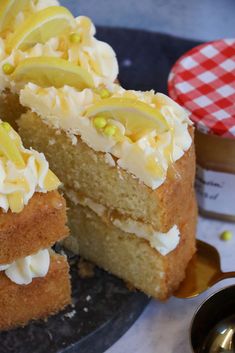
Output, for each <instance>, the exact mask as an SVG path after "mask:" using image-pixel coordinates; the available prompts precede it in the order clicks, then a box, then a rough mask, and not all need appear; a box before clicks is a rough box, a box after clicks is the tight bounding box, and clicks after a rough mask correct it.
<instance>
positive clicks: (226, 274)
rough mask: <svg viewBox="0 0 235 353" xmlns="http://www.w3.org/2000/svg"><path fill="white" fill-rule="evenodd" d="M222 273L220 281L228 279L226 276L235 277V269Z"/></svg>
mask: <svg viewBox="0 0 235 353" xmlns="http://www.w3.org/2000/svg"><path fill="white" fill-rule="evenodd" d="M220 275H221V276H220V278H219V280H220V281H222V280H223V279H226V278H235V271H232V272H221V273H220Z"/></svg>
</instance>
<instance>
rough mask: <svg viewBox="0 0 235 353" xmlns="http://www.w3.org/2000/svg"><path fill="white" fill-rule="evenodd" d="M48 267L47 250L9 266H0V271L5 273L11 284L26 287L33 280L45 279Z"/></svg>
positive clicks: (48, 257)
mask: <svg viewBox="0 0 235 353" xmlns="http://www.w3.org/2000/svg"><path fill="white" fill-rule="evenodd" d="M49 267H50V254H49V251H48V250H47V249H44V250H40V251H38V252H37V253H36V254H34V255H30V256H27V257H24V258H21V259H18V260H16V261H14V262H13V263H11V264H7V265H0V271H5V274H6V276H7V277H8V278H9V279H10V280H11V281H12V282H14V283H16V284H19V285H22V284H25V285H27V284H30V283H31V282H32V280H33V278H37V277H45V276H46V275H47V273H48V270H49Z"/></svg>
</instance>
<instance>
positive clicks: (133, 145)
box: [20, 84, 192, 189]
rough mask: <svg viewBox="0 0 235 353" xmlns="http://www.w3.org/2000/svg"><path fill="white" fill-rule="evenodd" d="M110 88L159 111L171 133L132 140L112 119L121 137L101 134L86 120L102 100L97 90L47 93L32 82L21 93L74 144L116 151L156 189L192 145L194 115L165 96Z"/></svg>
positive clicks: (48, 90)
mask: <svg viewBox="0 0 235 353" xmlns="http://www.w3.org/2000/svg"><path fill="white" fill-rule="evenodd" d="M108 89H109V92H110V94H111V95H112V97H124V98H132V99H136V100H137V101H142V102H144V103H146V104H148V105H149V106H151V107H155V109H158V110H159V111H160V112H161V114H162V115H163V117H164V118H165V120H166V122H167V125H168V129H167V131H165V132H163V133H159V132H158V131H157V130H156V129H153V130H152V131H150V132H148V133H146V134H143V136H140V137H139V138H138V139H137V140H135V141H132V140H130V139H129V138H127V137H126V135H125V133H126V128H125V126H124V125H123V124H122V123H121V122H120V121H117V120H115V119H111V118H110V119H109V120H108V122H109V123H110V124H112V125H115V126H116V127H117V129H118V131H119V135H120V136H119V139H116V138H115V137H113V136H106V135H105V134H102V133H100V131H98V130H97V129H96V128H95V126H94V124H93V121H92V119H89V118H87V117H86V110H87V109H88V107H90V106H92V104H94V103H95V102H97V101H100V100H101V99H102V98H101V97H100V95H99V94H97V92H96V91H94V90H91V89H85V90H83V91H82V92H77V90H76V89H74V88H72V87H63V88H61V89H55V88H53V89H52V88H45V89H43V88H40V87H38V86H36V85H33V84H28V85H26V86H25V88H24V89H23V90H22V91H21V94H20V101H21V104H22V105H23V106H26V107H29V108H30V109H31V110H33V111H35V112H36V113H37V114H38V115H39V116H41V117H42V119H43V120H44V121H45V122H47V123H48V124H49V125H51V126H53V127H55V128H57V129H58V128H59V129H62V130H64V131H66V133H68V134H69V135H70V136H71V137H72V142H73V143H76V138H75V136H76V135H80V136H81V139H82V140H83V141H84V142H85V143H86V144H87V145H89V146H90V147H91V148H92V149H94V150H95V151H99V152H105V153H110V154H111V155H113V156H114V157H116V163H117V164H118V165H119V166H120V167H121V168H123V169H125V170H126V171H128V172H130V173H131V174H132V175H133V176H135V177H137V178H138V179H139V180H141V181H143V182H144V183H145V184H146V185H147V186H149V187H151V188H152V189H156V188H158V187H159V186H160V185H161V184H163V183H164V180H165V179H166V175H167V170H168V167H169V165H170V164H172V163H173V162H175V161H177V160H178V159H180V158H181V157H182V156H183V154H184V152H185V151H187V150H188V149H189V147H190V146H191V143H192V139H191V136H190V133H189V131H188V126H189V125H191V122H190V120H189V118H188V114H187V113H186V112H185V110H184V109H183V108H182V107H180V106H179V105H178V104H177V103H175V102H174V101H172V100H171V99H170V98H168V97H167V96H165V95H164V94H160V93H157V94H155V92H154V91H149V92H137V91H130V90H129V91H127V90H124V89H123V88H121V87H120V86H119V85H116V84H110V85H109V87H108ZM169 149H170V150H171V153H170V154H169Z"/></svg>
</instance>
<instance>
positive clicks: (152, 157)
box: [0, 1, 197, 299]
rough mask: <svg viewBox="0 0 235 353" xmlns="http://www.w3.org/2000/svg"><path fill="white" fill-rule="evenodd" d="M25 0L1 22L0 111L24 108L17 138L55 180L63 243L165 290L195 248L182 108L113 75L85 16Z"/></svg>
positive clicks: (159, 292) (189, 141) (188, 138)
mask: <svg viewBox="0 0 235 353" xmlns="http://www.w3.org/2000/svg"><path fill="white" fill-rule="evenodd" d="M6 3H8V2H7V1H6ZM13 3H14V1H13ZM45 3H46V2H45ZM26 5H27V6H26ZM26 5H25V4H24V5H22V6H23V7H21V8H20V9H19V7H18V8H17V11H16V12H17V13H18V15H17V19H18V20H17V21H15V20H14V21H13V22H12V25H11V28H10V29H9V25H5V26H3V27H4V30H2V41H1V47H2V49H1V53H2V54H1V61H0V89H1V93H0V107H1V108H0V109H1V113H2V116H4V118H5V119H6V120H8V121H10V122H12V124H15V120H16V118H17V119H18V117H19V116H21V117H20V119H19V120H18V125H19V133H20V135H21V136H22V139H23V141H24V143H25V145H26V146H27V147H33V148H36V149H37V150H39V151H41V152H44V153H45V155H46V158H47V159H48V161H49V162H50V167H51V168H52V170H53V171H54V172H55V173H56V174H57V175H58V177H59V178H60V180H61V181H62V183H63V190H64V194H65V197H66V199H67V202H68V206H69V213H68V215H69V224H70V228H71V230H72V234H71V236H70V237H69V238H68V239H66V240H65V241H64V244H65V246H66V247H68V248H69V249H70V250H72V251H74V252H76V253H78V252H79V254H80V255H81V256H83V257H84V258H85V259H88V260H90V261H92V262H94V263H95V264H97V265H98V266H100V267H102V268H104V269H106V270H107V271H110V272H112V273H113V274H115V275H117V276H119V277H120V278H122V279H124V280H125V281H127V282H129V283H130V284H131V285H132V286H134V287H136V288H138V289H140V290H142V291H144V292H145V293H147V294H148V295H151V296H153V297H155V298H160V299H166V298H167V297H168V296H169V295H171V293H172V292H173V291H174V289H175V288H177V286H178V285H179V283H180V281H181V280H182V279H183V278H184V274H185V268H186V266H187V264H188V261H189V260H190V258H191V257H192V255H193V253H194V251H195V227H196V216H197V208H196V204H195V197H194V190H193V182H194V173H195V156H194V143H193V127H192V126H191V122H190V120H189V119H188V115H187V114H186V112H185V111H184V110H183V109H182V108H181V107H180V106H178V105H177V104H176V103H174V102H173V101H172V100H171V99H169V98H168V97H167V96H165V95H163V94H160V93H157V94H156V93H155V92H154V91H149V92H137V91H133V90H125V89H124V88H122V87H121V86H120V85H118V84H116V83H115V81H116V79H117V75H118V65H117V60H116V56H115V53H114V51H113V50H112V48H111V47H110V46H109V45H108V44H106V43H103V42H100V41H98V40H97V39H96V38H95V37H94V35H95V28H94V25H93V24H92V22H91V21H90V19H88V18H87V17H83V16H80V17H78V18H74V17H73V16H72V15H71V13H70V12H69V11H68V10H67V9H65V8H63V7H60V6H49V7H46V8H43V9H36V10H35V7H32V2H31V1H28V2H27V1H26ZM19 13H20V14H21V15H19ZM27 13H29V14H30V16H26V15H27ZM5 17H6V18H8V16H7V15H6V16H5ZM0 22H1V19H0ZM7 22H8V21H7ZM1 99H2V101H1ZM14 111H15V114H12V112H14Z"/></svg>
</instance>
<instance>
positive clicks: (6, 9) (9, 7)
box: [0, 0, 29, 32]
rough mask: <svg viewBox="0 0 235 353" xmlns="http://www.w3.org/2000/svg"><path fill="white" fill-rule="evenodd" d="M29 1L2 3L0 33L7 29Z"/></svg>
mask: <svg viewBox="0 0 235 353" xmlns="http://www.w3.org/2000/svg"><path fill="white" fill-rule="evenodd" d="M28 2H29V1H28V0H1V1H0V32H2V31H4V30H5V29H7V28H8V27H9V25H10V23H11V21H12V20H13V19H14V18H15V17H16V15H17V14H18V13H19V12H20V11H22V10H23V9H24V8H25V6H26V5H27V4H28Z"/></svg>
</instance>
